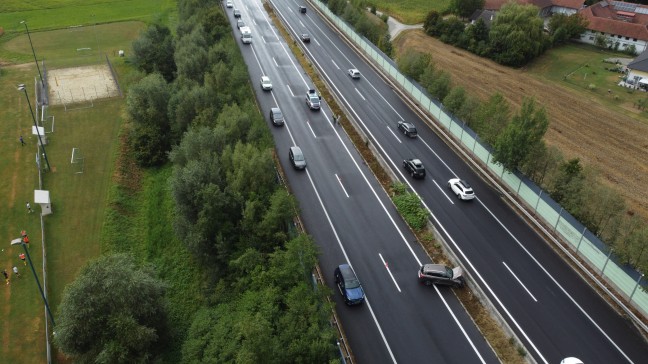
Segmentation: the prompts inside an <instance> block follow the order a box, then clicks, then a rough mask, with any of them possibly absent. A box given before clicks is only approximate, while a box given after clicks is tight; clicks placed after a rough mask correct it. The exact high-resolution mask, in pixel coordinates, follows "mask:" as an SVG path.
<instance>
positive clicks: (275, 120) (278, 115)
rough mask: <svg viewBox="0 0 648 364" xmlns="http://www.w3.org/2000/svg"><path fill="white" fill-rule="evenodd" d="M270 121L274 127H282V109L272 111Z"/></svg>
mask: <svg viewBox="0 0 648 364" xmlns="http://www.w3.org/2000/svg"><path fill="white" fill-rule="evenodd" d="M270 121H271V122H272V125H275V126H282V125H283V124H284V116H283V113H282V112H281V109H279V108H278V107H273V108H272V109H270Z"/></svg>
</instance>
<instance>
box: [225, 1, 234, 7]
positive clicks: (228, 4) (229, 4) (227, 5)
mask: <svg viewBox="0 0 648 364" xmlns="http://www.w3.org/2000/svg"><path fill="white" fill-rule="evenodd" d="M225 6H226V7H228V8H233V7H234V4H233V3H232V0H227V2H226V3H225Z"/></svg>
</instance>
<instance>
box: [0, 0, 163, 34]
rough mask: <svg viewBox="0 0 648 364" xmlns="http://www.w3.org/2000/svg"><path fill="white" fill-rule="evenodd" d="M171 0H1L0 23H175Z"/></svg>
mask: <svg viewBox="0 0 648 364" xmlns="http://www.w3.org/2000/svg"><path fill="white" fill-rule="evenodd" d="M175 4H176V1H175V0H42V1H24V0H2V1H1V2H0V25H1V26H3V27H4V30H5V32H7V33H13V32H16V31H18V32H21V33H22V32H23V31H24V25H22V24H20V21H21V20H25V21H26V22H27V24H28V26H29V30H30V31H34V32H37V31H39V30H48V29H61V28H67V27H70V26H76V25H90V24H95V23H109V22H117V21H126V20H140V21H144V22H149V21H151V20H153V19H159V20H161V21H162V22H163V23H166V24H175V11H176V5H175Z"/></svg>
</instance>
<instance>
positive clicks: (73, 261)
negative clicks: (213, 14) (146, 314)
mask: <svg viewBox="0 0 648 364" xmlns="http://www.w3.org/2000/svg"><path fill="white" fill-rule="evenodd" d="M24 3H25V2H13V1H11V0H9V1H7V0H5V1H2V2H1V3H0V22H5V24H6V22H7V20H6V19H12V20H11V21H13V22H15V20H16V19H17V18H16V17H17V15H16V14H18V13H19V14H30V16H31V19H34V20H35V19H39V20H38V21H34V23H33V24H32V23H31V22H30V30H32V28H39V27H40V28H42V29H55V28H59V27H62V29H58V30H51V31H34V32H32V33H31V37H32V41H33V44H34V49H35V51H36V54H37V56H38V58H39V59H43V58H44V59H46V60H47V61H46V64H47V66H48V69H51V70H54V69H60V68H65V67H76V66H85V65H88V64H90V65H96V64H104V65H105V64H106V61H105V56H104V54H107V55H108V57H109V58H110V60H111V62H112V64H113V66H114V68H115V71H116V73H117V75H118V79H119V81H120V86H121V87H122V89H123V88H125V87H127V86H128V83H129V82H132V80H134V79H136V78H137V77H139V76H137V74H135V73H134V72H133V70H132V69H131V67H130V66H128V65H127V64H126V62H127V60H126V58H120V57H118V56H117V55H116V51H117V50H119V49H123V50H125V51H126V54H127V55H128V54H129V53H130V49H131V47H130V44H131V42H132V40H133V39H134V38H135V37H137V35H138V34H139V32H140V30H141V29H143V28H144V27H145V23H143V22H140V21H129V22H121V23H109V21H110V20H111V18H110V16H115V19H117V20H121V19H127V18H129V17H130V16H131V15H132V17H133V18H137V17H142V18H145V19H151V18H153V17H155V16H156V15H155V14H156V11H157V10H159V9H160V8H161V6H162V5H165V4H166V5H168V4H169V3H173V6H175V5H174V2H173V1H149V0H142V1H128V2H126V1H121V2H120V1H112V2H108V1H101V2H100V1H84V3H89V4H90V5H89V8H91V9H93V11H97V13H96V17H97V18H100V17H103V18H102V19H103V20H102V21H104V22H106V23H105V24H99V25H97V26H96V27H95V26H92V27H82V28H72V29H71V28H68V25H69V24H70V23H69V22H64V23H57V19H60V18H59V17H56V16H53V15H55V14H57V12H61V14H63V13H65V12H66V11H68V12H69V13H70V14H74V13H75V12H79V10H78V9H79V7H78V6H77V7H74V10H73V11H72V10H71V9H70V8H67V10H66V7H65V6H67V5H79V1H76V2H75V1H65V0H58V1H40V2H38V3H39V4H41V3H51V4H52V5H53V7H52V8H50V9H47V10H43V9H40V10H39V9H34V10H24V9H23V10H20V11H17V12H13V13H6V12H5V13H2V11H6V10H7V9H8V8H9V6H14V5H15V4H18V5H24ZM34 3H35V2H34ZM93 3H96V4H94V5H93ZM110 3H112V6H111V4H110ZM12 4H13V5H12ZM127 5H129V6H127ZM166 5H165V6H166ZM102 6H103V7H106V8H110V9H111V11H110V12H106V13H100V10H101V9H103V8H102ZM147 7H148V10H147V11H144V9H146V8H147ZM133 9H134V10H136V11H135V12H134V13H131V10H133ZM142 14H145V15H142ZM77 15H79V14H77ZM79 16H82V14H81V15H79ZM85 16H88V17H89V15H88V14H85ZM61 18H62V17H61ZM71 18H72V19H73V18H74V16H72V17H71ZM18 19H20V18H18ZM5 29H6V28H5ZM5 34H7V33H5ZM80 35H82V36H80ZM80 44H83V45H81V46H80ZM78 48H90V49H89V50H84V51H78V50H77V49H78ZM20 60H27V62H26V63H22V62H20ZM0 64H2V66H0V78H1V79H2V82H0V120H2V121H3V122H2V123H1V124H0V137H2V138H3V143H0V195H1V196H2V197H3V198H4V201H5V204H4V206H5V207H4V208H3V209H1V210H0V227H1V230H0V231H1V232H2V234H4V241H5V243H4V244H2V251H1V252H0V269H7V271H10V270H11V267H13V266H14V265H16V266H17V267H18V268H19V272H20V274H21V276H20V277H19V278H18V277H11V282H10V284H9V285H6V284H4V281H3V282H2V283H3V287H2V295H1V296H0V307H2V308H1V309H0V322H1V323H2V324H1V325H0V328H1V329H2V330H0V332H1V333H0V335H1V337H2V339H1V344H0V363H41V362H44V361H45V358H46V346H45V330H44V324H45V322H44V319H45V316H44V305H43V301H42V299H41V297H40V293H39V290H38V287H37V285H36V282H35V280H34V277H33V275H32V273H31V271H30V270H28V268H29V266H24V265H23V264H22V262H21V261H20V260H19V258H18V254H19V253H20V252H21V249H20V247H18V246H10V245H9V242H10V241H11V240H12V239H14V238H17V237H19V235H20V231H21V230H27V232H28V234H29V237H30V253H31V254H30V255H31V257H32V259H33V262H34V266H35V268H36V271H37V273H38V275H39V279H40V280H41V282H42V253H41V251H42V247H43V237H42V235H41V232H40V221H39V212H40V207H39V206H36V205H35V204H34V203H33V194H34V192H33V191H34V190H35V189H38V173H37V168H36V165H35V158H36V136H32V135H31V125H32V124H33V120H32V117H31V113H30V112H29V109H28V107H27V100H26V97H25V94H24V93H22V92H19V91H18V90H17V89H16V85H17V84H19V83H24V84H26V87H27V91H28V95H29V98H30V101H31V103H32V106H34V105H35V96H34V80H35V78H38V71H37V69H36V66H35V64H34V63H33V58H32V55H31V48H30V47H29V41H28V39H27V37H26V36H25V35H24V34H8V36H7V37H0ZM112 96H113V97H111V98H105V99H100V100H94V102H92V103H86V104H85V106H88V107H87V108H83V109H76V110H72V111H67V112H66V111H65V109H64V108H63V107H62V106H56V107H50V108H49V110H48V115H52V116H54V119H53V120H54V123H53V126H52V123H51V119H50V122H48V123H46V129H47V131H48V132H50V131H52V127H53V132H52V133H48V134H47V137H48V140H49V144H47V145H46V151H47V157H48V160H49V162H50V165H51V167H52V171H51V172H47V173H45V174H44V178H43V189H45V190H48V191H50V196H51V205H52V210H53V214H52V215H48V216H45V217H44V221H45V234H46V235H45V244H46V253H47V264H48V267H47V272H48V279H47V283H48V286H47V291H48V292H49V302H50V306H51V308H52V311H53V312H54V313H55V314H56V311H57V305H58V303H59V302H60V299H61V296H62V293H63V289H64V287H65V285H66V284H67V283H69V282H70V281H71V280H73V279H74V277H75V275H76V273H77V271H78V269H79V268H80V267H81V266H82V265H84V264H85V263H86V262H87V261H88V260H89V259H91V258H94V257H96V256H97V255H98V254H99V253H100V249H101V248H102V247H101V245H100V240H101V234H102V228H103V224H104V222H105V219H106V217H105V214H106V208H107V204H106V200H107V198H108V196H109V191H110V187H111V183H112V180H111V178H112V175H113V163H114V160H115V157H116V155H117V152H116V151H117V147H118V138H119V130H120V126H121V124H122V116H121V115H122V114H121V109H122V105H123V103H124V99H123V98H121V97H118V96H117V97H115V96H114V95H112ZM89 106H91V107H89ZM21 135H22V136H23V139H24V141H25V143H26V145H24V146H22V145H21V143H20V141H19V137H20V136H21ZM72 148H78V149H79V150H80V151H81V152H82V155H83V157H84V165H83V173H75V172H79V168H78V166H73V165H71V163H70V159H71V152H72ZM27 201H31V204H32V208H33V210H34V213H28V211H27V209H26V205H25V203H26V202H27ZM55 318H56V317H55ZM54 362H61V360H60V358H55V360H54Z"/></svg>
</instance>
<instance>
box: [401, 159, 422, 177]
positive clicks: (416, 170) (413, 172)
mask: <svg viewBox="0 0 648 364" xmlns="http://www.w3.org/2000/svg"><path fill="white" fill-rule="evenodd" d="M403 167H404V168H405V170H406V171H407V173H409V175H410V176H412V177H413V178H425V167H424V166H423V162H421V160H420V159H405V160H404V161H403Z"/></svg>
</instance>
